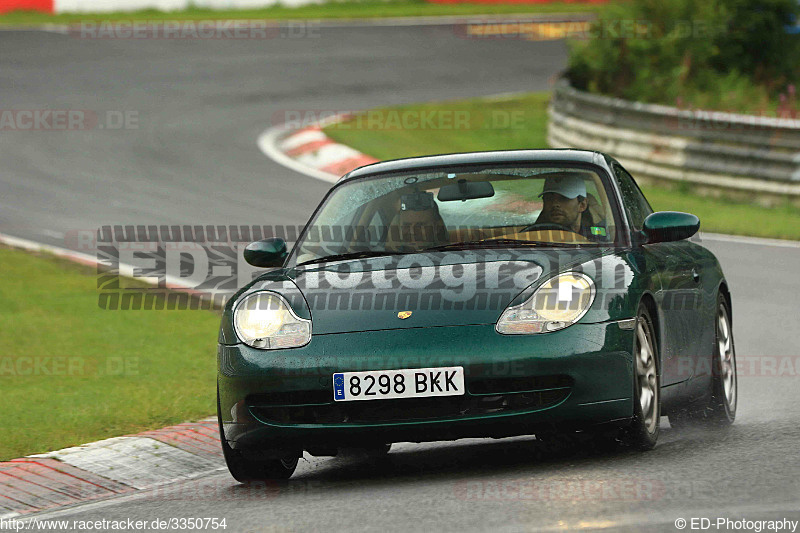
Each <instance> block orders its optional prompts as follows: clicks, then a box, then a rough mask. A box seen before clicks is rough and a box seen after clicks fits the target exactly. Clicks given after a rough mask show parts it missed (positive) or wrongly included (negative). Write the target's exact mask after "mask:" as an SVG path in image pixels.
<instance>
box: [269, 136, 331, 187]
mask: <svg viewBox="0 0 800 533" xmlns="http://www.w3.org/2000/svg"><path fill="white" fill-rule="evenodd" d="M287 135H291V132H289V131H286V128H284V127H283V126H273V127H271V128H267V129H266V130H264V132H262V133H261V135H259V136H258V141H257V143H258V148H259V149H260V150H261V151H262V152H263V153H264V155H265V156H267V157H268V158H270V159H272V160H273V161H275V162H276V163H278V164H279V165H283V166H284V167H286V168H288V169H290V170H294V171H295V172H297V173H299V174H303V175H305V176H309V177H311V178H314V179H318V180H321V181H327V182H328V183H336V181H337V180H338V179H339V176H337V175H336V174H331V173H330V172H323V171H322V170H317V169H316V168H311V167H308V166H306V165H304V164H302V163H300V162H298V161H295V160H294V159H292V158H291V157H289V156H288V155H286V154H285V153H283V152H282V151H281V150H280V149H279V148H278V143H279V142H280V141H281V139H282V138H283V137H284V136H287Z"/></svg>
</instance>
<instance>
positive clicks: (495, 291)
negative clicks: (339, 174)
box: [286, 248, 608, 335]
mask: <svg viewBox="0 0 800 533" xmlns="http://www.w3.org/2000/svg"><path fill="white" fill-rule="evenodd" d="M607 251H608V250H603V249H598V248H586V249H578V250H575V249H572V250H564V249H549V250H544V249H543V250H531V249H525V250H502V251H498V250H471V251H459V252H437V253H426V254H409V255H402V256H389V257H380V258H372V259H364V260H351V261H339V262H333V263H325V264H315V265H308V266H307V267H299V268H296V269H293V270H288V271H286V276H287V278H288V279H290V280H292V282H293V283H294V284H295V285H296V286H297V288H298V289H299V291H300V293H302V295H303V297H304V299H305V302H306V303H307V305H308V309H309V310H310V313H311V318H312V324H313V326H312V328H313V333H314V335H324V334H331V333H345V332H356V331H372V330H386V329H406V328H419V327H437V326H460V325H475V324H494V323H496V322H497V320H498V318H499V317H500V315H501V314H502V312H503V310H504V309H505V308H506V307H507V306H508V305H509V304H510V303H511V302H512V301H513V300H514V299H515V298H517V297H519V296H520V295H521V293H523V291H526V289H529V288H530V287H531V285H532V284H535V283H536V281H537V280H539V279H542V278H545V279H546V278H549V277H550V276H551V275H553V274H556V273H558V272H562V271H564V270H567V269H569V268H571V267H574V266H575V265H577V264H581V263H585V262H587V261H591V260H593V259H596V258H598V257H601V256H602V255H604V253H606V252H607ZM287 281H288V280H287ZM523 296H525V297H527V295H523Z"/></svg>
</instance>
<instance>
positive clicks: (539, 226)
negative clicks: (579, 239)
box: [519, 222, 575, 233]
mask: <svg viewBox="0 0 800 533" xmlns="http://www.w3.org/2000/svg"><path fill="white" fill-rule="evenodd" d="M534 230H536V231H547V230H558V231H568V232H570V233H575V231H574V230H572V229H570V228H568V227H566V226H562V225H561V224H556V223H555V222H539V223H534V224H531V225H530V226H528V227H526V228H523V229H521V230H519V233H525V232H526V231H534Z"/></svg>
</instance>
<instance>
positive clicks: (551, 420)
mask: <svg viewBox="0 0 800 533" xmlns="http://www.w3.org/2000/svg"><path fill="white" fill-rule="evenodd" d="M632 346H633V331H630V330H622V329H620V328H619V326H618V324H617V323H616V322H606V323H600V324H575V325H573V326H571V327H569V328H566V329H564V330H561V331H557V332H553V333H547V334H543V335H515V336H511V335H500V334H498V333H497V332H496V331H495V330H494V326H493V325H475V326H455V327H433V328H409V329H397V330H382V331H367V332H360V333H345V334H333V335H316V336H313V337H312V339H311V342H310V343H309V344H308V345H306V346H304V347H302V348H294V349H290V350H275V351H263V350H257V349H254V348H250V347H248V346H246V345H244V344H236V345H224V344H221V345H219V349H218V371H219V378H218V384H219V395H220V413H221V414H220V416H221V420H222V423H223V428H224V434H225V437H226V439H227V440H228V442H229V444H230V445H231V447H233V448H235V449H242V450H254V451H255V450H292V451H297V450H302V449H306V450H308V449H318V448H331V447H336V446H346V445H351V446H352V445H364V444H369V443H388V442H404V441H410V442H423V441H434V440H452V439H457V438H462V437H503V436H511V435H524V434H531V433H535V431H536V430H541V429H542V428H543V427H547V428H552V429H556V428H566V427H584V426H590V425H594V424H602V423H608V422H620V421H622V422H624V421H626V420H629V419H630V418H631V416H632V414H633V388H634V385H633V374H634V371H633V359H632V355H631V349H632ZM440 366H463V367H464V372H465V381H466V388H467V394H466V395H464V396H459V397H443V398H429V399H400V400H373V401H360V402H334V401H333V384H332V376H333V374H334V373H335V372H349V371H361V370H387V369H399V368H426V367H440ZM379 402H380V403H379Z"/></svg>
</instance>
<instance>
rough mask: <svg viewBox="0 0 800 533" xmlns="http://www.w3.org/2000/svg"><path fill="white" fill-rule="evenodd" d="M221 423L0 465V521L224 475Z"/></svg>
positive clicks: (188, 426)
mask: <svg viewBox="0 0 800 533" xmlns="http://www.w3.org/2000/svg"><path fill="white" fill-rule="evenodd" d="M224 468H225V465H224V462H223V459H222V451H221V448H220V445H219V433H218V430H217V420H216V418H213V419H210V418H209V419H205V420H201V421H200V422H193V423H186V424H178V425H177V426H171V427H167V428H163V429H158V430H154V431H145V432H143V433H138V434H136V435H129V436H125V437H115V438H112V439H106V440H101V441H98V442H93V443H91V444H85V445H83V446H76V447H73V448H66V449H63V450H58V451H54V452H49V453H44V454H38V455H30V456H28V457H23V458H21V459H12V460H11V461H5V462H0V519H9V518H14V517H18V516H22V515H26V514H30V513H35V512H39V511H50V510H54V509H58V508H62V507H66V506H71V505H77V504H81V503H86V502H90V501H95V500H101V499H105V498H109V497H114V496H119V495H122V494H132V493H135V492H137V491H140V490H143V489H149V488H152V487H157V486H159V485H164V484H166V483H172V482H174V481H180V480H187V479H193V478H197V477H200V476H204V475H207V474H210V473H214V472H217V471H220V470H224Z"/></svg>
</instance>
